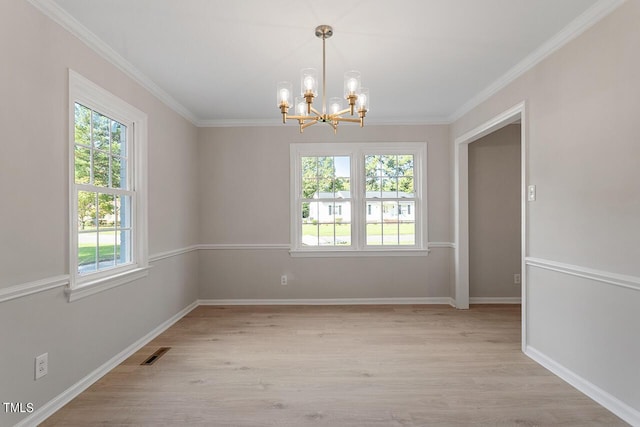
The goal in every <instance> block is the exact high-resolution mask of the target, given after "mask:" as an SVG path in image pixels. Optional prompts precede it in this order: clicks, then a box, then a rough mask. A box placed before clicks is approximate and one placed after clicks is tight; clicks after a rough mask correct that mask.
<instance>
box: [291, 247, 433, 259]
mask: <svg viewBox="0 0 640 427" xmlns="http://www.w3.org/2000/svg"><path fill="white" fill-rule="evenodd" d="M289 254H290V255H291V257H293V258H334V257H335V258H343V257H417V256H427V255H429V249H393V250H390V249H367V250H304V249H299V250H291V251H289Z"/></svg>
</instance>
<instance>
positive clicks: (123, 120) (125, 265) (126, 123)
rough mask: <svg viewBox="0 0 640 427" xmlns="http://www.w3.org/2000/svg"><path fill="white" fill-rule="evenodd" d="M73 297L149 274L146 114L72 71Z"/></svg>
mask: <svg viewBox="0 0 640 427" xmlns="http://www.w3.org/2000/svg"><path fill="white" fill-rule="evenodd" d="M69 93H70V97H69V101H70V132H69V133H70V212H71V216H70V228H71V238H70V242H71V245H70V261H71V266H70V269H71V284H70V289H69V292H68V293H69V295H70V298H71V299H74V298H76V297H79V296H83V295H87V294H91V293H95V292H97V291H98V290H102V289H106V288H109V287H113V286H117V285H120V284H124V283H127V282H129V281H132V280H134V279H136V278H139V277H142V276H143V275H146V268H147V249H146V248H147V243H146V209H145V205H146V177H145V173H146V165H145V159H146V121H147V119H146V115H145V114H144V113H142V112H140V111H139V110H137V109H136V108H134V107H132V106H130V105H129V104H127V103H126V102H124V101H122V100H121V99H119V98H117V97H116V96H114V95H112V94H111V93H109V92H107V91H105V90H104V89H102V88H100V87H99V86H97V85H95V84H93V83H92V82H90V81H88V80H86V79H85V78H83V77H82V76H80V75H78V74H77V73H75V72H73V71H71V70H70V71H69Z"/></svg>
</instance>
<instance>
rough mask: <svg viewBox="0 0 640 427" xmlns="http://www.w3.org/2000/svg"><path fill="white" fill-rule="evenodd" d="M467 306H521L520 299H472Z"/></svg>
mask: <svg viewBox="0 0 640 427" xmlns="http://www.w3.org/2000/svg"><path fill="white" fill-rule="evenodd" d="M469 304H522V298H520V297H472V298H469Z"/></svg>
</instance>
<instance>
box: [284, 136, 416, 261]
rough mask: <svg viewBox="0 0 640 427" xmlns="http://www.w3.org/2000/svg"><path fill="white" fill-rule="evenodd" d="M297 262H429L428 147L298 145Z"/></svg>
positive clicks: (294, 165)
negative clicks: (353, 258) (304, 258)
mask: <svg viewBox="0 0 640 427" xmlns="http://www.w3.org/2000/svg"><path fill="white" fill-rule="evenodd" d="M291 171H292V175H291V218H292V221H291V253H292V254H293V255H309V254H311V255H313V254H315V255H323V256H326V255H339V254H343V255H346V254H349V253H351V254H358V255H367V254H375V255H380V254H390V255H399V254H405V255H424V254H426V252H427V250H426V249H427V248H426V246H427V237H426V236H427V234H426V232H427V230H426V224H427V222H426V191H425V189H426V185H425V184H426V182H425V177H426V143H393V144H381V143H339V144H335V143H327V144H292V145H291Z"/></svg>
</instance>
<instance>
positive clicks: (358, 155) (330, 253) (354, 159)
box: [289, 142, 429, 257]
mask: <svg viewBox="0 0 640 427" xmlns="http://www.w3.org/2000/svg"><path fill="white" fill-rule="evenodd" d="M365 154H413V155H414V156H415V157H414V158H415V161H414V177H415V180H414V185H415V191H416V194H417V195H418V194H419V195H420V197H416V207H415V209H416V211H417V212H419V213H420V217H419V220H418V218H416V244H415V245H414V246H399V247H390V246H376V247H372V246H366V244H365V241H364V240H365V227H366V223H365V221H364V218H365V216H364V215H363V214H362V213H361V212H364V209H366V204H365V202H366V201H365V198H364V195H363V194H362V193H363V191H362V188H363V186H364V155H365ZM343 155H349V156H351V177H352V180H351V202H352V208H351V224H352V225H353V226H352V242H355V243H354V244H353V245H352V246H351V247H343V246H303V245H302V243H301V242H302V239H301V230H302V223H301V221H302V218H300V214H299V212H298V205H299V201H300V194H301V178H300V177H301V173H302V171H301V158H302V157H304V156H343ZM289 157H290V158H289V161H290V170H291V174H290V187H289V188H290V218H291V221H290V226H291V228H290V237H291V249H290V251H289V253H290V254H291V256H292V257H353V256H355V257H362V256H426V255H427V254H428V253H429V249H428V241H429V239H428V233H427V224H428V222H427V215H428V213H427V180H426V178H427V144H426V142H394V143H377V142H376V143H294V144H291V145H290V147H289ZM356 214H357V215H359V216H360V219H359V220H358V222H356V218H355V216H356Z"/></svg>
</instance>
